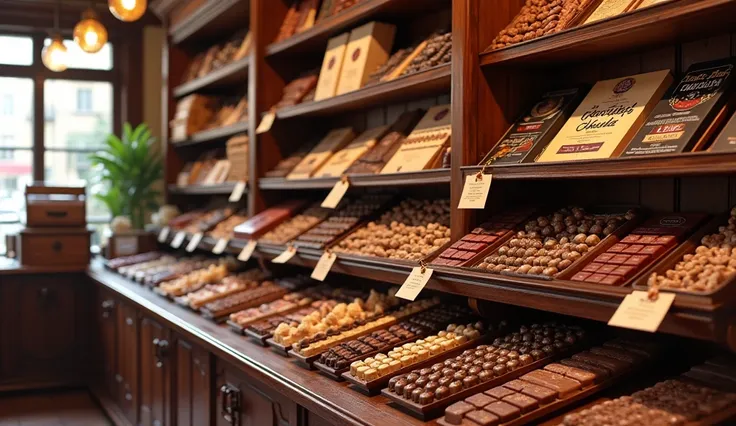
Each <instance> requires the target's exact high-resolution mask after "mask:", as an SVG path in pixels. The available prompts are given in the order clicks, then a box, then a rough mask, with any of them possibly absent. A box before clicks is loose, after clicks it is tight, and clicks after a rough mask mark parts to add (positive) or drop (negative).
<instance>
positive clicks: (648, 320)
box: [608, 291, 675, 333]
mask: <svg viewBox="0 0 736 426" xmlns="http://www.w3.org/2000/svg"><path fill="white" fill-rule="evenodd" d="M674 301H675V294H674V293H666V292H662V293H659V297H657V299H656V300H651V299H649V296H648V294H647V292H646V291H633V292H631V294H629V295H627V296H626V297H625V298H624V301H623V302H621V305H619V307H618V309H617V310H616V312H615V313H614V314H613V316H612V317H611V319H610V320H609V321H608V325H613V326H616V327H623V328H630V329H633V330H641V331H648V332H650V333H654V332H655V331H657V329H658V328H659V325H660V324H662V320H664V317H665V315H667V311H669V310H670V306H672V302H674Z"/></svg>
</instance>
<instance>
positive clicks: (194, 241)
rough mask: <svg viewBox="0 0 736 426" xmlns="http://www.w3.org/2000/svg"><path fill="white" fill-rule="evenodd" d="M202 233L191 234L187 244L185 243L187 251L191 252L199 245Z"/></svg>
mask: <svg viewBox="0 0 736 426" xmlns="http://www.w3.org/2000/svg"><path fill="white" fill-rule="evenodd" d="M202 237H203V235H202V233H201V232H197V233H196V234H194V235H192V239H191V240H189V244H188V245H187V251H188V252H193V251H194V250H195V249H196V248H197V246H198V245H199V242H200V241H202Z"/></svg>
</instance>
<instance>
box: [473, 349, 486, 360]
mask: <svg viewBox="0 0 736 426" xmlns="http://www.w3.org/2000/svg"><path fill="white" fill-rule="evenodd" d="M485 354H486V351H485V350H483V349H476V350H475V352H473V355H475V357H476V358H480V357H482V356H483V355H485Z"/></svg>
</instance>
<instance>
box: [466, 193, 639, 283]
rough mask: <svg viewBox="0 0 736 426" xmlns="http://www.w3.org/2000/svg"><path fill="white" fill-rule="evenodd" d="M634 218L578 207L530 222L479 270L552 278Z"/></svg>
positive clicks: (561, 210) (631, 212) (484, 261)
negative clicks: (597, 212) (589, 210)
mask: <svg viewBox="0 0 736 426" xmlns="http://www.w3.org/2000/svg"><path fill="white" fill-rule="evenodd" d="M634 217H635V212H634V211H628V212H626V213H625V214H591V213H588V212H586V211H585V210H584V209H582V208H579V207H570V208H563V209H560V210H558V211H556V212H555V213H553V214H550V215H547V216H539V217H538V218H537V219H535V220H530V221H529V222H527V223H526V225H525V226H524V230H523V231H519V232H518V233H517V234H516V236H515V237H514V238H512V239H511V240H509V241H508V242H507V243H506V244H504V245H503V246H501V247H500V248H499V249H498V250H496V252H495V253H493V254H492V255H490V256H488V257H486V258H485V259H484V260H483V262H481V263H480V264H479V265H478V267H479V268H482V269H486V270H488V271H492V272H497V273H500V272H514V273H517V274H532V275H546V276H549V277H553V276H555V275H556V274H558V273H559V272H562V271H564V270H566V269H567V268H569V267H570V266H572V265H573V263H574V262H575V261H577V260H578V259H580V258H581V257H583V255H584V254H585V253H587V252H588V251H589V250H591V249H592V248H593V247H595V246H597V245H598V244H599V243H600V242H601V240H602V239H603V238H605V237H607V236H608V235H611V234H612V233H613V232H614V231H615V230H616V229H618V227H619V226H621V225H622V224H624V223H625V222H627V221H629V220H631V219H633V218H634Z"/></svg>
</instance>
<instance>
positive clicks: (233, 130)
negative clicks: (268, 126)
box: [171, 121, 249, 147]
mask: <svg viewBox="0 0 736 426" xmlns="http://www.w3.org/2000/svg"><path fill="white" fill-rule="evenodd" d="M248 130H249V129H248V121H242V122H240V123H235V124H233V125H232V126H225V127H218V128H216V129H210V130H204V131H201V132H197V133H195V134H193V135H192V137H190V138H189V139H186V140H183V141H181V142H171V145H173V146H175V147H183V146H191V145H197V144H201V143H206V142H213V141H217V140H221V139H225V138H229V137H230V136H234V135H237V134H238V133H248Z"/></svg>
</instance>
